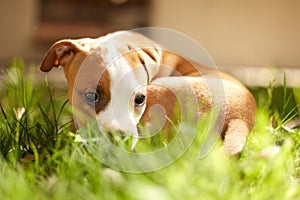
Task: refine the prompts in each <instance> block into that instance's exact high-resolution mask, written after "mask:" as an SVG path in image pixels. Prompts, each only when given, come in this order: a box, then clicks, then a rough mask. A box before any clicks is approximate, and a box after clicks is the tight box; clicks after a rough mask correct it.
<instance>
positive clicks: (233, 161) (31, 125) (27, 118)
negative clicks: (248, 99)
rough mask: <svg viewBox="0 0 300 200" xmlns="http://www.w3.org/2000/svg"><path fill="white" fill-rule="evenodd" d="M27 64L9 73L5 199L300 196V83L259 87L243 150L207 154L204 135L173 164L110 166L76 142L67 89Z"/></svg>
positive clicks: (2, 176)
mask: <svg viewBox="0 0 300 200" xmlns="http://www.w3.org/2000/svg"><path fill="white" fill-rule="evenodd" d="M33 67H34V66H33ZM33 67H32V68H33ZM24 70H25V67H24V64H23V63H22V62H21V61H18V60H15V61H14V62H13V64H12V66H11V67H10V68H8V69H6V70H5V72H4V73H3V74H5V75H4V76H3V78H2V81H1V88H0V94H1V112H0V144H1V145H0V157H1V158H0V180H1V182H0V199H110V200H114V199H143V200H145V199H146V200H147V199H163V200H168V199H195V200H196V199H197V200H198V199H298V198H299V197H300V182H299V178H300V131H299V129H297V128H295V129H293V130H292V131H287V130H285V129H284V128H283V127H284V125H286V124H287V123H288V122H289V121H290V120H292V119H294V118H295V117H298V116H299V112H298V110H297V109H298V104H299V93H297V91H298V92H299V90H297V89H290V88H287V87H278V88H276V87H272V86H271V85H270V87H268V88H252V92H253V94H254V95H255V98H256V100H257V104H258V109H257V116H256V125H255V127H254V129H253V130H252V132H251V134H250V135H249V137H248V140H247V145H246V147H245V148H244V150H243V152H242V153H241V155H240V156H239V157H230V156H228V155H225V154H224V152H222V150H221V149H220V145H221V143H220V142H219V143H218V144H217V145H216V147H215V148H214V149H213V151H212V152H211V153H210V154H209V155H208V156H207V157H205V158H204V159H199V147H200V145H201V144H200V139H198V140H197V139H196V140H195V141H194V143H193V144H192V146H191V147H190V148H189V149H188V151H187V152H186V153H185V154H184V155H183V156H182V157H181V158H180V159H178V160H177V161H176V162H174V163H173V164H172V165H170V166H168V167H165V168H163V169H161V170H158V171H155V172H150V173H142V174H134V173H125V172H119V171H115V170H113V169H110V168H108V167H106V166H104V165H103V164H101V162H99V161H98V160H97V159H96V158H95V157H93V156H92V155H91V154H89V152H88V151H87V150H86V148H84V146H82V144H81V143H78V142H76V141H75V140H74V139H75V133H74V132H72V131H71V130H72V129H71V123H70V121H71V119H72V114H71V110H70V106H69V104H68V103H67V102H66V91H65V90H55V89H54V88H51V86H49V84H48V83H47V81H45V82H44V83H42V84H37V83H35V81H34V80H35V78H34V77H33V75H30V74H32V73H27V74H29V75H28V76H26V77H24ZM297 101H298V102H297ZM22 108H23V109H22Z"/></svg>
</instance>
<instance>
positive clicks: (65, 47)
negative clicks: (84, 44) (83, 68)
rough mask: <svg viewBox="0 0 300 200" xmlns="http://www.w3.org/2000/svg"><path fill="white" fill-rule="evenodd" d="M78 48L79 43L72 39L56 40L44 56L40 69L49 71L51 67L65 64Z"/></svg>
mask: <svg viewBox="0 0 300 200" xmlns="http://www.w3.org/2000/svg"><path fill="white" fill-rule="evenodd" d="M79 49H80V45H79V44H77V42H76V41H74V40H60V41H58V42H56V43H55V44H54V45H53V46H52V47H51V48H50V49H49V51H48V53H47V55H46V56H45V58H44V60H43V62H42V64H41V67H40V69H41V70H42V71H43V72H49V71H50V70H51V69H52V68H53V67H59V66H63V67H64V66H65V65H67V64H68V63H69V62H70V61H71V60H72V58H73V57H74V54H76V53H77V52H78V51H79Z"/></svg>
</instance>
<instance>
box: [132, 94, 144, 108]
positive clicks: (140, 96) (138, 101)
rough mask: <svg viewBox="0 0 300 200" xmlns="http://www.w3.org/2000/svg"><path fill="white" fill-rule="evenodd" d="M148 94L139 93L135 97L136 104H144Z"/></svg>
mask: <svg viewBox="0 0 300 200" xmlns="http://www.w3.org/2000/svg"><path fill="white" fill-rule="evenodd" d="M145 99H146V96H145V95H143V94H138V95H136V96H135V98H134V104H135V106H142V105H144V103H145Z"/></svg>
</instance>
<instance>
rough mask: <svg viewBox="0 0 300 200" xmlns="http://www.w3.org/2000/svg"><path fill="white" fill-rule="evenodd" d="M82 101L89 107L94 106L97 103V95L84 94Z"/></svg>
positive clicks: (94, 93)
mask: <svg viewBox="0 0 300 200" xmlns="http://www.w3.org/2000/svg"><path fill="white" fill-rule="evenodd" d="M84 99H85V101H86V102H87V103H88V104H89V105H95V104H96V103H98V102H99V95H98V94H97V93H96V92H87V93H85V94H84Z"/></svg>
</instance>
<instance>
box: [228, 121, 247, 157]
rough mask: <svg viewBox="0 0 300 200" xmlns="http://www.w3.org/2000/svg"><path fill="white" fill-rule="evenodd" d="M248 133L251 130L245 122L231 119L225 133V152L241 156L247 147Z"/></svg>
mask: <svg viewBox="0 0 300 200" xmlns="http://www.w3.org/2000/svg"><path fill="white" fill-rule="evenodd" d="M248 133H249V128H248V125H247V123H246V122H245V121H244V120H242V119H231V120H230V121H229V123H228V125H227V130H226V132H225V137H224V143H223V148H224V150H225V151H226V152H227V153H229V154H231V155H237V154H239V153H240V152H241V151H242V149H243V147H244V146H245V143H246V138H247V135H248Z"/></svg>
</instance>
